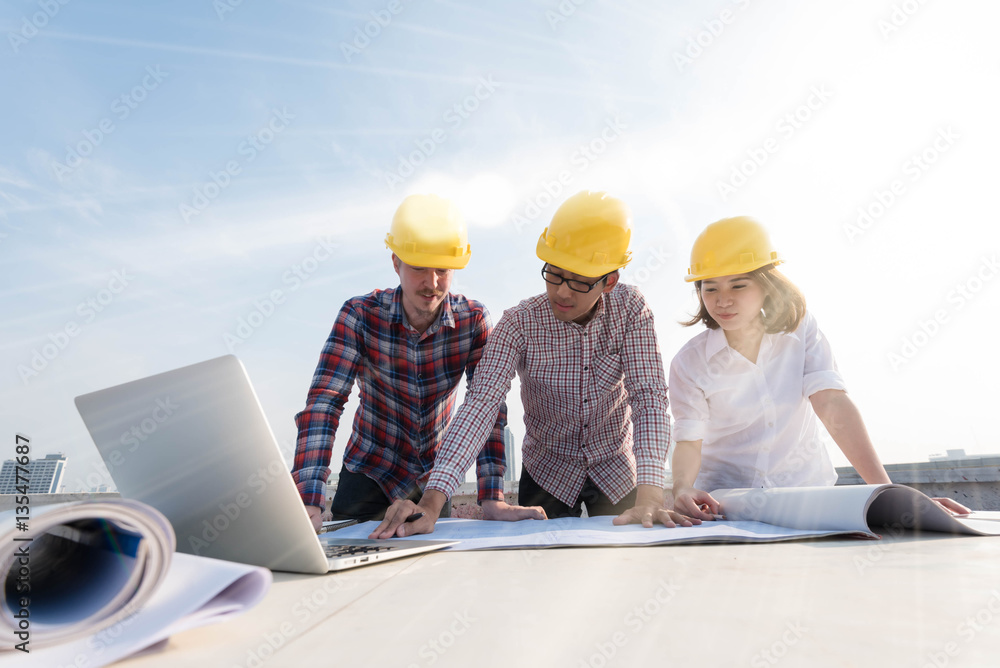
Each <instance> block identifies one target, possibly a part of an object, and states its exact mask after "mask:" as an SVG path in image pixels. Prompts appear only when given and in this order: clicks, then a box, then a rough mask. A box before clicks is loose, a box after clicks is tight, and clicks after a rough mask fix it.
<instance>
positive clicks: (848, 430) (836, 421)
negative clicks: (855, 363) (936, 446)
mask: <svg viewBox="0 0 1000 668" xmlns="http://www.w3.org/2000/svg"><path fill="white" fill-rule="evenodd" d="M809 399H810V401H812V404H813V408H814V409H815V410H816V414H817V415H818V416H819V418H820V420H822V421H823V425H824V426H825V427H826V430H827V431H828V432H829V433H830V436H831V437H832V438H833V440H834V442H835V443H836V444H837V446H838V447H839V448H840V450H841V452H843V453H844V456H845V457H847V460H848V461H849V462H850V463H851V465H852V466H853V467H854V470H856V471H857V472H858V475H860V476H861V478H862V479H863V480H864V481H865V482H866V483H868V484H869V485H876V484H882V483H888V482H892V481H891V480H890V479H889V474H888V473H886V472H885V467H883V466H882V461H881V460H880V459H879V456H878V453H876V452H875V446H874V445H873V444H872V440H871V437H870V436H869V435H868V430H867V429H866V428H865V423H864V420H862V419H861V412H860V411H859V410H858V407H857V406H855V405H854V402H853V401H851V398H850V397H849V396H847V393H846V392H843V391H842V390H822V391H820V392H817V393H816V394H814V395H812V396H811V397H810V398H809Z"/></svg>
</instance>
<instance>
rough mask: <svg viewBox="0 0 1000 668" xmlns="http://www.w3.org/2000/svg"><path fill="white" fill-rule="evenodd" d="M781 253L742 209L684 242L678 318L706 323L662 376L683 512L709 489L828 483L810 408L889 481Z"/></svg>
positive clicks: (694, 509) (705, 500) (677, 503)
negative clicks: (694, 310)
mask: <svg viewBox="0 0 1000 668" xmlns="http://www.w3.org/2000/svg"><path fill="white" fill-rule="evenodd" d="M780 262H782V260H781V258H780V257H779V256H778V253H777V252H776V251H775V250H774V249H773V247H772V245H771V241H770V238H769V237H768V234H767V231H766V230H764V228H763V227H762V226H761V225H760V223H758V222H757V221H755V220H753V219H751V218H745V217H739V218H727V219H724V220H720V221H718V222H715V223H712V224H711V225H709V226H708V227H707V228H706V229H705V231H704V232H702V233H701V235H700V236H699V237H698V239H697V240H696V241H695V244H694V248H693V249H692V251H691V267H690V269H689V270H688V276H687V277H686V279H685V280H687V281H689V282H691V281H693V282H694V283H695V287H696V289H697V293H698V301H699V304H700V310H699V312H698V314H697V315H696V316H695V317H694V318H692V319H691V320H690V321H688V322H685V323H683V324H684V325H685V326H691V325H695V324H697V323H699V322H701V323H704V324H705V326H706V327H707V329H706V330H705V331H704V332H702V333H700V334H698V335H697V336H695V337H694V338H693V339H691V340H690V341H688V343H687V344H685V345H684V347H683V348H681V350H680V352H678V353H677V355H676V356H675V357H674V359H673V361H672V362H671V364H670V382H669V387H670V389H669V393H670V406H671V409H672V412H673V415H674V419H675V422H674V436H675V439H676V441H677V443H676V446H675V449H674V453H673V459H672V464H671V469H672V471H673V478H674V486H673V494H674V507H675V509H676V510H677V511H679V512H681V513H683V514H685V515H689V516H691V517H697V518H699V519H703V520H708V519H712V514H718V513H719V512H720V510H719V503H718V501H716V500H715V499H714V498H713V497H712V495H711V494H709V490H715V489H723V488H746V487H793V486H817V485H832V484H834V483H835V482H836V480H837V474H836V471H834V468H833V464H832V463H831V462H830V458H829V456H828V455H827V452H826V447H825V445H824V444H823V441H822V440H821V438H820V435H819V428H818V425H817V423H816V416H819V418H820V420H822V421H823V424H824V425H825V426H826V428H827V431H828V432H829V433H830V435H831V436H832V437H833V440H834V441H835V442H836V443H837V445H838V446H839V447H840V449H841V450H842V451H843V453H844V455H846V457H847V459H848V461H850V462H851V464H852V465H853V466H854V468H855V469H856V470H857V472H858V474H859V475H860V476H861V477H862V478H863V479H864V481H865V482H866V483H868V484H880V483H888V482H890V480H889V476H888V474H887V473H886V472H885V468H884V467H883V466H882V463H881V461H880V460H879V457H878V454H876V452H875V448H874V446H873V445H872V442H871V439H870V438H869V436H868V431H867V430H866V429H865V425H864V422H863V421H862V419H861V413H860V412H859V411H858V409H857V406H855V405H854V402H853V401H851V399H850V397H848V396H847V392H846V387H845V385H844V381H843V379H842V378H841V376H840V373H839V372H838V371H837V365H836V362H835V361H834V359H833V352H832V351H831V349H830V345H829V343H828V342H827V340H826V337H824V336H823V333H822V332H821V331H820V330H819V327H817V325H816V320H815V318H813V317H812V315H811V314H810V313H808V312H807V311H806V304H805V298H804V297H803V295H802V293H801V292H800V291H799V289H798V288H796V287H795V285H794V284H792V282H791V281H789V280H788V279H787V278H786V277H785V276H784V275H783V274H781V272H779V271H778V270H777V269H776V268H775V265H777V264H779V263H780ZM937 500H938V501H939V502H940V503H941V504H942V505H944V506H945V507H946V508H948V509H949V510H952V511H955V512H960V513H961V512H969V511H968V509H967V508H965V507H964V506H962V505H961V504H959V503H956V502H955V501H952V500H951V499H937Z"/></svg>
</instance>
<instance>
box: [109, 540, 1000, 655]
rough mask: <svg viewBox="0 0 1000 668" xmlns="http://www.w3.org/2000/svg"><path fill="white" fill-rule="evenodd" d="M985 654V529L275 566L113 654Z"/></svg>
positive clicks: (998, 596)
mask: <svg viewBox="0 0 1000 668" xmlns="http://www.w3.org/2000/svg"><path fill="white" fill-rule="evenodd" d="M645 664H648V665H657V666H660V665H670V666H673V665H678V666H751V667H755V666H760V667H770V666H779V665H780V666H913V667H914V668H923V667H924V666H934V667H935V668H944V667H945V666H949V667H950V666H1000V538H972V537H951V536H945V535H940V534H922V535H921V537H919V538H915V537H914V536H913V535H912V534H910V535H904V536H900V537H896V538H894V537H891V536H887V537H885V538H884V539H883V540H881V541H868V540H858V539H818V540H810V541H795V542H787V543H770V544H749V545H748V544H742V545H741V544H733V545H668V546H659V547H628V548H582V549H551V550H511V551H489V552H462V553H432V554H427V555H422V556H418V557H415V558H409V559H402V560H398V561H393V562H388V563H383V564H375V565H372V566H368V567H363V568H359V569H356V570H353V571H347V572H343V573H333V574H329V575H326V576H303V575H293V574H287V573H276V574H275V582H274V585H273V586H272V589H271V591H270V592H269V593H268V595H267V597H266V598H265V599H264V601H263V602H262V603H260V604H259V605H258V606H257V607H256V608H254V609H252V610H251V611H250V612H248V613H247V614H245V615H243V616H241V617H238V618H236V619H235V620H232V621H229V622H226V623H224V624H216V625H212V626H208V627H205V628H200V629H194V630H191V631H187V632H184V633H180V634H178V635H176V636H174V637H173V638H171V640H170V641H169V643H168V644H167V646H166V647H165V648H164V649H163V650H161V651H157V652H155V653H152V654H146V655H143V656H139V657H133V658H131V659H128V660H125V661H123V662H120V663H118V664H116V665H119V666H123V667H128V668H153V667H159V666H164V667H166V666H170V667H171V668H175V667H177V666H182V667H185V668H193V667H197V666H212V667H213V668H215V667H224V668H234V667H236V666H244V667H246V668H258V667H261V666H281V667H284V666H289V667H299V666H301V667H303V668H306V667H312V666H400V667H402V668H409V667H411V666H421V667H422V666H569V667H573V668H576V667H581V666H592V667H595V668H598V667H601V666H616V665H617V666H638V665H645Z"/></svg>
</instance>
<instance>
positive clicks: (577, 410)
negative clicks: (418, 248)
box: [371, 191, 700, 538]
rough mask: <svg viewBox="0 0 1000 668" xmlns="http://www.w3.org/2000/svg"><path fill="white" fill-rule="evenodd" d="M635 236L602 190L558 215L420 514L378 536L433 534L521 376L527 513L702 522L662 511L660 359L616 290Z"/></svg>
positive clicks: (407, 510)
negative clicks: (526, 295) (538, 273)
mask: <svg viewBox="0 0 1000 668" xmlns="http://www.w3.org/2000/svg"><path fill="white" fill-rule="evenodd" d="M631 234H632V221H631V213H630V212H629V210H628V207H627V206H626V205H625V203H624V202H622V201H621V200H619V199H616V198H614V197H610V196H608V195H607V194H606V193H603V192H589V191H584V192H581V193H578V194H576V195H574V196H573V197H571V198H570V199H569V200H567V201H566V202H564V203H563V205H562V206H560V207H559V210H558V211H556V213H555V215H554V216H553V218H552V223H551V225H549V227H547V228H546V229H545V231H544V232H542V235H541V238H539V240H538V246H537V249H536V253H537V255H538V258H539V259H540V260H542V261H543V262H544V263H545V264H544V265H543V266H542V278H543V279H544V280H545V282H546V293H545V294H542V295H538V296H536V297H533V298H531V299H527V300H525V301H522V302H521V303H520V304H518V305H517V306H515V307H514V308H511V309H508V310H507V311H505V312H504V315H503V317H502V318H501V319H500V322H498V323H497V326H496V328H495V329H494V331H493V333H492V335H491V336H490V342H489V345H487V346H486V351H485V352H484V353H483V358H482V360H481V361H480V363H479V367H478V368H477V370H476V378H475V380H474V381H473V383H472V385H471V388H470V390H469V392H468V393H467V394H466V397H465V401H464V402H463V404H462V406H461V408H459V410H458V413H457V414H456V415H455V419H454V420H453V421H452V423H451V426H450V427H449V428H448V433H447V434H446V435H445V439H444V442H443V443H442V444H441V447H440V449H439V451H438V454H437V459H436V461H435V463H434V470H433V471H432V472H431V476H430V479H429V480H428V483H427V487H426V490H425V492H424V495H423V498H422V499H421V500H420V503H419V505H418V504H415V503H414V502H413V501H412V500H399V501H396V502H395V503H393V505H392V507H391V508H390V509H389V510H388V511H387V512H386V515H385V520H384V521H383V522H382V524H380V525H379V527H378V528H377V529H375V531H373V532H372V533H371V537H372V538H388V537H390V536H393V535H399V536H407V535H412V534H417V533H429V532H431V531H433V530H434V523H435V521H436V518H437V516H438V511H439V509H440V508H441V507H442V506H443V505H444V504H445V502H446V501H447V499H448V497H449V496H450V495H451V494H452V493H453V492H454V491H455V489H456V488H457V487H458V484H459V483H460V482H461V480H462V478H463V477H464V474H465V471H466V470H467V469H468V468H469V466H470V465H471V463H472V458H473V457H474V456H475V453H476V452H478V450H479V449H480V448H481V447H482V444H483V443H484V442H485V441H486V439H487V437H488V435H489V425H490V424H491V423H492V422H493V420H495V419H496V416H497V415H498V414H499V413H500V412H501V411H502V410H503V407H504V400H505V397H506V395H507V392H508V390H510V381H511V379H512V378H513V377H514V374H515V373H517V375H518V376H519V377H520V380H521V399H522V401H523V404H524V423H525V437H524V444H523V458H524V466H523V468H522V470H521V482H520V487H519V502H520V503H523V504H537V505H539V506H541V507H542V508H543V509H544V510H545V512H546V514H547V516H548V517H560V516H577V517H578V516H580V515H581V514H582V506H583V504H586V506H587V513H588V514H589V515H591V516H594V515H616V516H617V517H616V518H615V520H614V522H615V523H616V524H627V523H631V522H636V523H642V525H643V526H646V527H652V526H653V524H654V523H657V522H659V523H662V524H663V525H665V526H668V527H673V526H676V525H677V524H682V525H684V526H691V525H692V524H700V520H697V519H691V518H689V517H686V516H684V515H681V514H679V513H676V512H674V511H672V510H667V509H665V508H664V507H663V483H664V477H665V472H664V464H665V461H666V456H667V446H668V443H669V441H670V417H669V416H668V415H667V383H666V378H665V375H664V372H663V360H662V359H661V358H660V351H659V346H658V344H657V341H656V332H655V331H654V329H653V316H652V313H651V312H650V309H649V307H648V306H647V305H646V301H645V298H644V297H643V296H642V293H640V292H639V291H638V290H637V289H636V288H634V287H632V286H629V285H625V284H623V283H619V282H618V270H619V269H620V268H621V267H623V266H625V265H626V264H627V263H628V262H629V260H630V259H631V254H630V253H629V250H628V247H629V241H630V239H631ZM419 512H423V513H424V515H423V517H421V518H419V519H417V520H415V521H413V522H410V523H406V518H407V517H408V516H410V515H411V514H413V513H419Z"/></svg>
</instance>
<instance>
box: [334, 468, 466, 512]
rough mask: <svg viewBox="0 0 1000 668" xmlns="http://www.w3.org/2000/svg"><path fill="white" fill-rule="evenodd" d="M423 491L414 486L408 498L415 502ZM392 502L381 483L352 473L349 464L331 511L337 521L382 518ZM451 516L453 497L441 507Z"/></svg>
mask: <svg viewBox="0 0 1000 668" xmlns="http://www.w3.org/2000/svg"><path fill="white" fill-rule="evenodd" d="M421 494H422V492H421V491H420V489H419V488H417V487H416V486H414V488H413V491H412V492H410V494H409V495H408V496H407V497H406V498H408V499H410V500H411V501H419V500H420V496H421ZM390 505H392V501H391V500H390V499H389V497H387V496H386V495H385V492H383V491H382V488H381V487H379V486H378V483H377V482H375V481H374V480H372V479H371V478H369V477H368V476H366V475H365V474H363V473H352V472H351V471H348V470H347V467H346V466H341V467H340V480H339V482H338V483H337V491H336V492H335V493H334V495H333V502H332V503H330V512H331V513H332V514H333V519H335V520H358V521H359V522H367V521H368V520H381V519H382V518H383V517H385V511H386V510H387V509H388V508H389V506H390ZM450 516H451V499H449V500H448V501H447V502H446V503H445V504H444V507H443V508H442V509H441V515H440V517H450Z"/></svg>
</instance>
